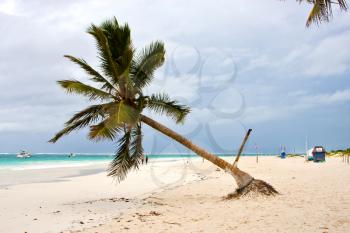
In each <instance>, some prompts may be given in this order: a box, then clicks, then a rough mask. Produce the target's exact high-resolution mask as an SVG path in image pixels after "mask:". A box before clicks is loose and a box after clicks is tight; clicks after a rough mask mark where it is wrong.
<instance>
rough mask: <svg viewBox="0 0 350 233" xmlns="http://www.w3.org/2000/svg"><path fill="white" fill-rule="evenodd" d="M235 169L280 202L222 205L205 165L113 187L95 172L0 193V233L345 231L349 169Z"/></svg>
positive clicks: (265, 162) (286, 165)
mask: <svg viewBox="0 0 350 233" xmlns="http://www.w3.org/2000/svg"><path fill="white" fill-rule="evenodd" d="M240 166H241V167H242V169H244V170H246V171H248V172H250V173H251V174H253V175H254V176H255V177H256V178H261V179H264V180H266V181H268V182H269V183H271V184H273V185H274V186H275V188H276V189H277V190H278V191H280V192H281V195H279V196H277V197H273V198H255V199H240V200H230V201H227V200H223V199H222V197H223V196H225V195H226V194H227V193H229V192H231V191H233V189H234V188H235V184H234V181H233V179H232V178H231V177H230V176H229V175H227V174H225V173H224V172H222V171H216V168H215V167H213V166H212V165H211V164H210V163H208V162H204V163H203V162H202V161H201V160H200V159H192V160H190V161H189V162H187V161H178V162H161V163H151V164H149V165H148V166H147V167H143V168H142V169H141V170H140V171H138V172H133V173H131V174H130V176H129V177H128V178H127V180H125V181H124V182H122V183H121V184H119V185H116V184H115V183H114V182H113V180H112V179H111V178H108V177H106V174H105V173H104V172H102V173H98V174H90V175H86V174H85V175H84V176H79V177H71V178H65V179H60V180H59V182H57V180H56V181H55V182H52V181H49V182H45V183H42V182H41V183H29V184H19V185H13V186H7V187H5V188H2V189H0V206H1V207H2V208H1V209H0V219H1V225H0V232H9V233H11V232H28V233H31V232H39V233H40V232H86V233H92V232H93V233H95V232H99V233H104V232H124V231H125V232H153V233H154V232H350V214H349V213H350V198H349V197H348V196H349V193H350V166H349V165H347V164H344V163H342V162H341V159H340V158H333V159H328V160H327V162H326V163H322V164H315V163H304V162H303V159H302V158H289V159H286V160H280V159H278V158H275V157H261V158H260V159H259V164H256V163H255V158H248V157H243V158H242V160H241V162H240ZM86 169H88V170H90V171H91V170H94V169H100V168H97V167H95V168H94V167H90V168H86ZM39 171H40V170H39ZM27 172H28V175H30V173H37V172H38V171H34V170H33V171H27ZM47 172H48V173H50V171H47ZM56 172H57V171H56ZM63 173H64V169H62V175H63ZM42 174H43V176H45V173H42ZM0 178H1V179H3V176H1V174H0Z"/></svg>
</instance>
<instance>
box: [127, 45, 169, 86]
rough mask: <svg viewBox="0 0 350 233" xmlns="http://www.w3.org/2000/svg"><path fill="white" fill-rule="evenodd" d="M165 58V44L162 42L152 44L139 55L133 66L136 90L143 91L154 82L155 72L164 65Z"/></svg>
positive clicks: (132, 71)
mask: <svg viewBox="0 0 350 233" xmlns="http://www.w3.org/2000/svg"><path fill="white" fill-rule="evenodd" d="M164 56H165V49H164V44H163V43H162V42H160V41H156V42H153V43H151V44H150V45H149V46H148V47H146V48H144V49H143V50H142V51H141V52H140V53H139V54H138V56H137V57H136V58H135V59H134V62H133V64H132V66H131V74H132V79H133V82H134V85H135V87H136V88H138V89H142V88H143V87H145V86H146V85H148V84H149V83H150V82H151V81H152V79H153V74H154V72H155V70H156V69H157V68H159V67H160V66H162V65H163V63H164Z"/></svg>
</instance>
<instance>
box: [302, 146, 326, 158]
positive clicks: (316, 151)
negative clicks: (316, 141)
mask: <svg viewBox="0 0 350 233" xmlns="http://www.w3.org/2000/svg"><path fill="white" fill-rule="evenodd" d="M307 158H308V160H309V161H310V160H313V161H314V162H324V161H326V150H325V149H324V148H323V147H322V146H314V147H312V148H311V149H309V150H308V151H307Z"/></svg>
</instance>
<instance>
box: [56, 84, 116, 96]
mask: <svg viewBox="0 0 350 233" xmlns="http://www.w3.org/2000/svg"><path fill="white" fill-rule="evenodd" d="M57 83H58V84H59V85H60V86H61V87H63V88H64V89H65V90H66V91H67V92H68V93H72V94H80V95H83V96H87V97H89V98H90V100H95V99H101V100H108V99H113V98H114V96H113V95H111V94H110V93H107V92H105V91H102V90H100V89H97V88H95V87H92V86H89V85H86V84H84V83H82V82H79V81H77V80H60V81H57Z"/></svg>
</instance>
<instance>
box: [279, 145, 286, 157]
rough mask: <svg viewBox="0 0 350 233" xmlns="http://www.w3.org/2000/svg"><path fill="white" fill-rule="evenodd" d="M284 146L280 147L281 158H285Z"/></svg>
mask: <svg viewBox="0 0 350 233" xmlns="http://www.w3.org/2000/svg"><path fill="white" fill-rule="evenodd" d="M286 155H287V154H286V147H285V146H282V147H281V154H280V157H281V159H285V158H286Z"/></svg>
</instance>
